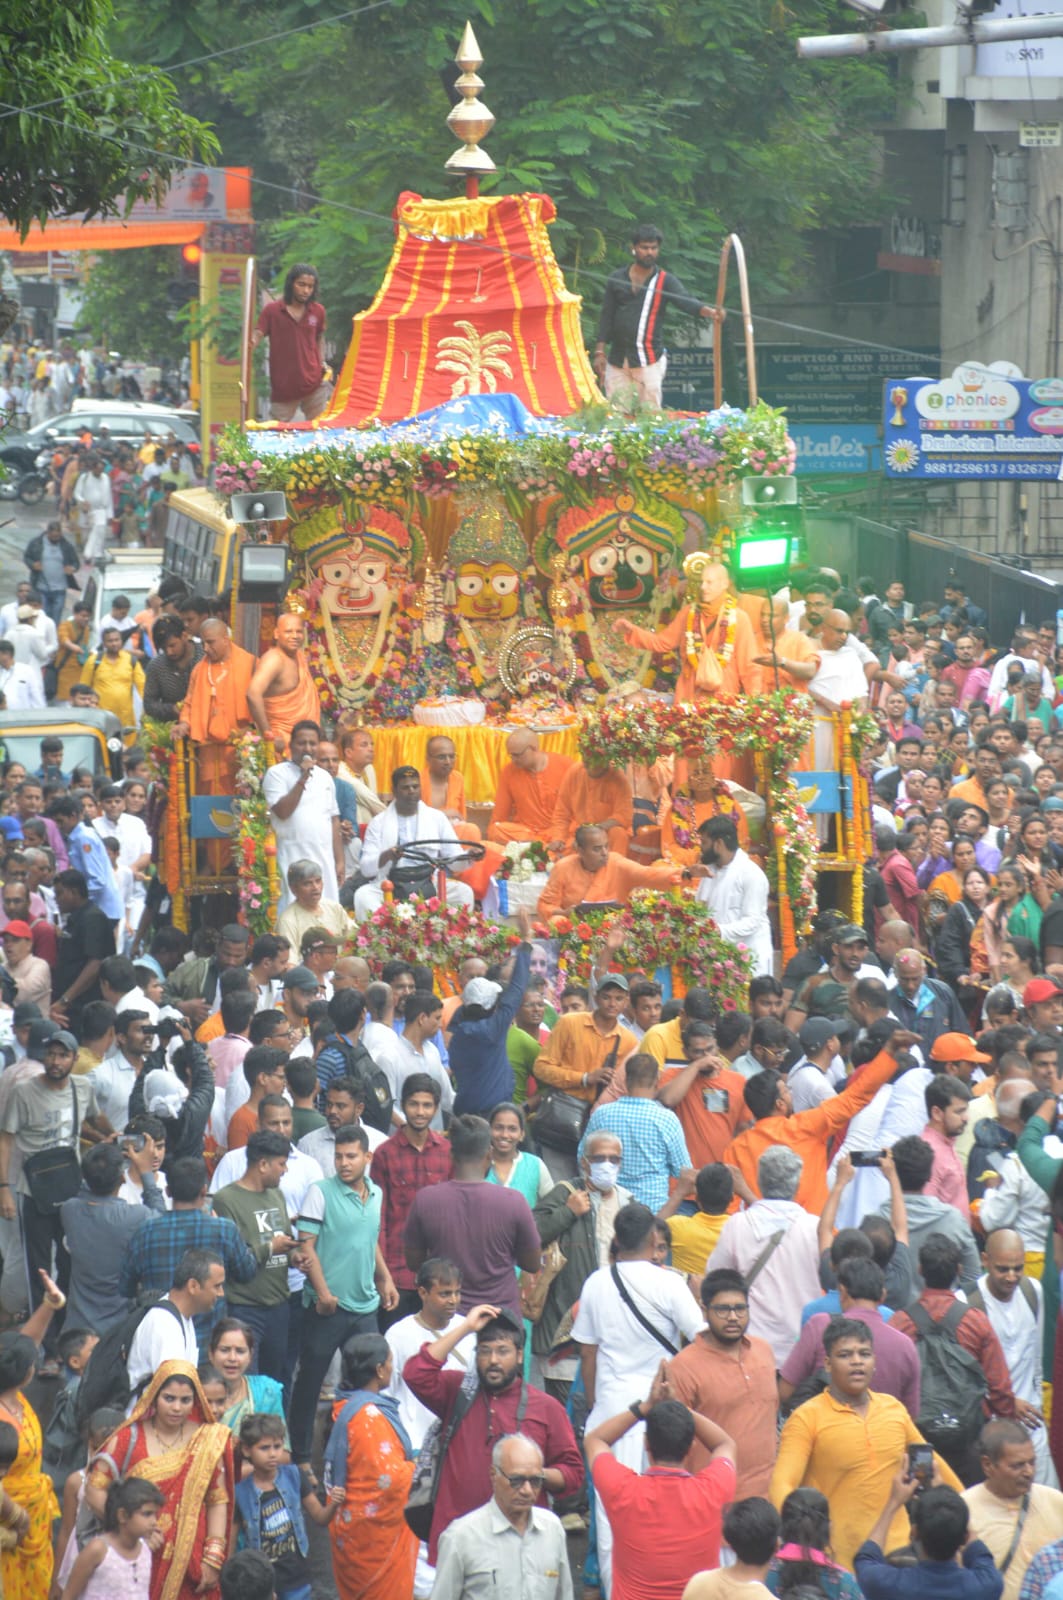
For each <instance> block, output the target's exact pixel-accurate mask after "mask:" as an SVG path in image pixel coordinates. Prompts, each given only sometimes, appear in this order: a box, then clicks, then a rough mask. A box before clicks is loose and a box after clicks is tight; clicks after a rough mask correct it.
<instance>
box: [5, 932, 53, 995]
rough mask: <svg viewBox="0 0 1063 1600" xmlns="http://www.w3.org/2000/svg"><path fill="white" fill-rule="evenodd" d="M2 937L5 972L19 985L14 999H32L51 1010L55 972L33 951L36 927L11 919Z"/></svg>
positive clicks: (15, 984)
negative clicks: (53, 973) (34, 928)
mask: <svg viewBox="0 0 1063 1600" xmlns="http://www.w3.org/2000/svg"><path fill="white" fill-rule="evenodd" d="M0 939H2V940H3V946H4V965H3V971H4V972H5V973H6V974H7V976H8V978H9V979H10V980H11V982H12V983H13V984H14V986H15V993H14V1001H15V1002H18V1001H29V1002H32V1003H33V1004H35V1005H38V1006H40V1008H41V1010H42V1011H47V1010H48V1008H49V1006H50V1005H51V1003H52V972H51V968H50V967H49V965H48V963H47V962H46V961H42V960H41V959H40V957H39V956H35V955H34V954H33V929H32V928H31V927H30V925H29V923H28V922H9V923H8V924H7V926H6V927H5V929H4V931H3V933H2V934H0Z"/></svg>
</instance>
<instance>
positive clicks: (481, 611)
mask: <svg viewBox="0 0 1063 1600" xmlns="http://www.w3.org/2000/svg"><path fill="white" fill-rule="evenodd" d="M457 590H458V615H459V616H460V617H467V618H468V619H469V621H470V622H507V621H508V620H509V618H510V617H515V616H516V615H517V611H518V609H519V606H520V574H519V573H518V572H517V570H516V569H515V568H514V567H511V566H510V565H509V562H508V561H491V562H484V561H463V562H462V563H461V565H460V566H459V567H458V573H457Z"/></svg>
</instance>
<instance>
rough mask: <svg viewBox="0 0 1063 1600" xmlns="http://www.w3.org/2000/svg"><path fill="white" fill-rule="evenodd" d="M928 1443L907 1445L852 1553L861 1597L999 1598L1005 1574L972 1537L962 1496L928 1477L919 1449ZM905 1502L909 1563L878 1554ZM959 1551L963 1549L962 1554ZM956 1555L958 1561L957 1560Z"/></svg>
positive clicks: (904, 1599)
mask: <svg viewBox="0 0 1063 1600" xmlns="http://www.w3.org/2000/svg"><path fill="white" fill-rule="evenodd" d="M926 1452H929V1454H930V1467H931V1474H932V1471H933V1454H934V1453H933V1451H932V1450H931V1449H930V1446H929V1445H918V1444H915V1445H909V1446H908V1458H909V1459H908V1462H907V1464H906V1466H905V1467H904V1469H903V1470H902V1471H901V1472H899V1473H898V1474H897V1476H896V1477H895V1478H894V1480H893V1485H892V1487H891V1489H890V1497H889V1499H888V1500H887V1502H886V1504H885V1506H884V1507H883V1509H882V1515H881V1516H880V1517H879V1519H878V1521H877V1522H876V1523H875V1526H874V1527H873V1528H872V1530H871V1533H870V1535H869V1537H868V1538H867V1539H865V1540H864V1543H863V1544H862V1545H861V1546H860V1548H859V1550H858V1551H857V1552H856V1561H855V1566H856V1576H857V1581H858V1582H859V1584H860V1588H861V1589H862V1591H863V1593H864V1595H865V1597H866V1600H942V1596H944V1595H948V1597H949V1600H998V1596H999V1595H1000V1593H1001V1591H1002V1589H1003V1587H1004V1579H1003V1578H1002V1577H1001V1575H1000V1573H999V1572H998V1571H997V1569H996V1565H995V1563H994V1561H993V1557H992V1556H991V1555H990V1553H989V1551H988V1549H987V1548H986V1546H985V1545H984V1544H983V1543H982V1541H981V1540H980V1539H973V1538H972V1537H971V1529H970V1517H969V1513H968V1511H967V1507H966V1505H965V1504H964V1500H963V1496H962V1495H959V1494H957V1493H956V1491H955V1489H950V1488H949V1487H948V1485H947V1484H943V1483H940V1484H935V1483H934V1482H933V1479H932V1476H931V1478H930V1480H929V1482H928V1481H927V1477H926V1468H925V1464H924V1462H923V1461H922V1460H921V1459H920V1453H924V1454H925V1453H926ZM904 1507H907V1510H908V1518H909V1521H910V1523H911V1529H912V1549H913V1550H914V1552H915V1555H916V1557H917V1560H916V1563H915V1565H914V1566H911V1565H909V1564H907V1563H906V1564H905V1565H903V1566H901V1565H897V1566H895V1565H894V1564H893V1563H892V1562H891V1561H888V1560H887V1559H886V1556H885V1554H884V1553H883V1550H884V1546H885V1544H886V1541H887V1540H888V1538H889V1529H890V1524H891V1523H892V1521H893V1519H894V1518H895V1517H896V1516H897V1514H898V1513H899V1512H900V1511H901V1510H902V1508H904ZM961 1552H962V1553H961ZM957 1557H959V1560H960V1563H961V1564H960V1565H957Z"/></svg>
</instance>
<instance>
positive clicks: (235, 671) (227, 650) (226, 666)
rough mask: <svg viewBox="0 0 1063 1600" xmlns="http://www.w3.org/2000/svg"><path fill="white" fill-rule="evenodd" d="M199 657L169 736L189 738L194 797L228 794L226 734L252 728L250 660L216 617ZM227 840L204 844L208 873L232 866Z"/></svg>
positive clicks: (231, 763) (230, 762)
mask: <svg viewBox="0 0 1063 1600" xmlns="http://www.w3.org/2000/svg"><path fill="white" fill-rule="evenodd" d="M200 636H201V638H202V640H203V656H202V659H201V660H199V661H197V662H196V664H195V666H194V667H193V668H192V675H191V677H190V678H189V680H188V695H187V697H186V699H185V703H184V705H183V706H182V707H181V716H180V720H179V721H178V722H175V723H174V725H173V730H172V737H173V738H175V739H191V740H192V743H193V745H194V747H195V748H194V758H195V781H194V785H193V789H194V792H195V793H196V794H217V795H227V794H232V793H233V791H234V789H235V787H236V751H235V750H234V749H233V746H232V745H231V744H230V742H229V740H230V736H231V735H232V734H234V733H238V732H240V731H241V730H242V729H245V728H249V727H250V726H251V712H250V710H249V709H248V704H247V697H248V692H249V688H250V684H251V677H252V674H253V673H254V670H255V658H254V656H253V655H252V654H251V652H250V651H249V650H241V649H240V646H239V645H235V644H233V641H232V639H231V638H230V636H229V630H228V628H227V627H226V626H225V623H224V622H222V621H221V620H220V618H218V617H210V618H208V620H207V621H206V622H204V624H203V627H202V630H201V635H200ZM231 859H232V851H231V846H230V845H229V843H228V841H223V840H212V841H209V842H208V843H207V845H206V860H207V863H208V866H209V870H210V871H212V872H221V871H223V870H224V869H225V867H226V866H227V865H228V864H229V863H231Z"/></svg>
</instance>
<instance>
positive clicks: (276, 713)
mask: <svg viewBox="0 0 1063 1600" xmlns="http://www.w3.org/2000/svg"><path fill="white" fill-rule="evenodd" d="M305 642H306V631H305V628H304V626H303V619H302V617H297V616H294V615H292V614H290V613H286V614H285V615H283V616H280V617H278V618H277V621H276V623H275V624H274V628H273V647H272V649H270V650H267V651H266V653H265V655H264V656H263V657H262V659H261V660H260V661H259V663H258V666H257V667H256V668H255V673H254V676H253V677H252V679H251V682H250V684H249V686H248V690H247V704H248V706H249V708H250V711H251V716H252V718H253V719H254V723H255V726H256V727H257V728H258V731H259V733H260V734H261V735H262V737H263V739H267V740H272V741H273V744H274V745H275V746H276V749H277V753H278V755H281V756H283V755H285V754H286V753H287V750H288V740H289V738H290V737H291V732H292V729H293V728H294V727H295V724H296V723H297V722H316V723H320V721H321V702H320V701H319V699H318V694H317V690H316V689H315V687H314V680H313V678H312V676H311V674H310V668H309V666H308V664H307V660H306V654H305V652H304V650H303V645H304V644H305Z"/></svg>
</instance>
